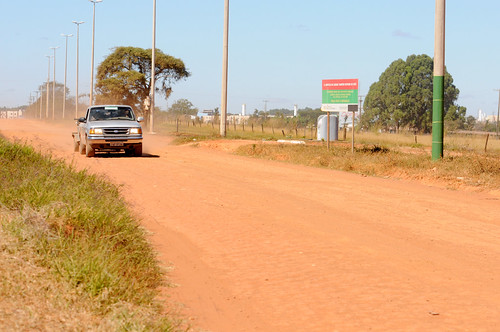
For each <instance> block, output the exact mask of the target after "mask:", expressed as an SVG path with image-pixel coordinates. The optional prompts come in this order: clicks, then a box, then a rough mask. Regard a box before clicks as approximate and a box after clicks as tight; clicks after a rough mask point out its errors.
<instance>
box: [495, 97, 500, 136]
mask: <svg viewBox="0 0 500 332" xmlns="http://www.w3.org/2000/svg"><path fill="white" fill-rule="evenodd" d="M495 91H498V109H497V139H499V137H498V121H499V119H498V118H499V117H500V89H495Z"/></svg>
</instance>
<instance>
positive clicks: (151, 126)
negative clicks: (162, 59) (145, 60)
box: [149, 0, 156, 134]
mask: <svg viewBox="0 0 500 332" xmlns="http://www.w3.org/2000/svg"><path fill="white" fill-rule="evenodd" d="M155 60H156V0H153V47H152V48H151V91H150V92H149V105H150V106H149V112H150V117H149V132H150V133H151V134H153V133H154V122H153V121H154V117H153V116H154V115H153V113H154V110H155V66H156V64H155Z"/></svg>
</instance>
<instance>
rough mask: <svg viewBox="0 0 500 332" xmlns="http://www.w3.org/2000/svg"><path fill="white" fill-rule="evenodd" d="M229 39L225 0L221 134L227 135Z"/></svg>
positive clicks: (226, 1) (225, 2)
mask: <svg viewBox="0 0 500 332" xmlns="http://www.w3.org/2000/svg"><path fill="white" fill-rule="evenodd" d="M228 40H229V0H224V35H223V42H222V96H221V114H220V115H221V116H220V135H221V136H222V137H226V121H227V62H228V60H227V59H228Z"/></svg>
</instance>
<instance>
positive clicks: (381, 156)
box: [159, 122, 500, 190]
mask: <svg viewBox="0 0 500 332" xmlns="http://www.w3.org/2000/svg"><path fill="white" fill-rule="evenodd" d="M227 128H228V130H227V137H226V138H225V139H226V140H235V139H242V140H249V142H248V144H244V143H242V144H239V145H240V146H239V147H238V149H237V150H236V151H235V152H236V153H237V154H240V155H247V156H252V157H256V158H263V159H269V160H278V161H285V162H291V163H296V164H302V165H307V166H314V167H324V168H329V169H335V170H341V171H348V172H354V173H358V174H363V175H369V176H381V177H394V178H405V179H415V180H420V181H428V182H433V183H441V184H444V185H445V186H447V187H449V188H459V187H463V186H467V187H472V188H478V189H491V190H500V140H499V139H497V138H496V137H495V136H490V137H488V138H487V136H486V135H458V134H448V135H446V136H445V140H444V141H445V149H444V150H445V151H444V158H443V159H442V160H440V161H437V162H433V161H431V157H430V154H431V152H430V150H431V145H432V137H431V136H430V135H414V134H409V133H405V134H403V133H400V134H396V133H377V132H362V133H359V132H356V133H355V151H354V153H352V152H351V133H348V134H347V135H346V138H345V139H342V138H341V140H339V141H336V142H332V144H331V148H330V151H328V150H327V147H326V142H324V141H316V140H312V139H309V138H305V136H304V135H300V132H298V135H296V132H295V131H294V130H289V129H287V128H274V134H273V132H272V130H271V128H269V127H264V129H263V130H262V129H261V128H260V127H259V130H258V131H255V130H254V132H252V131H251V130H250V131H249V130H247V129H246V130H245V131H243V129H242V126H236V130H235V127H233V126H228V127H227ZM159 131H160V132H163V133H166V134H173V135H174V136H175V137H176V138H175V140H174V144H187V143H197V142H201V141H204V140H220V139H222V138H221V136H220V135H219V132H218V126H217V125H215V126H214V127H212V126H211V124H196V125H194V126H193V123H190V125H189V127H188V126H187V124H186V122H184V123H181V124H180V126H179V127H176V123H164V124H163V125H162V128H161V129H160V130H159ZM283 132H285V135H283ZM339 136H341V135H340V134H339ZM280 139H285V140H302V141H304V142H305V143H306V144H301V145H293V144H276V141H277V140H280ZM486 142H488V143H487V144H486ZM485 147H486V151H485Z"/></svg>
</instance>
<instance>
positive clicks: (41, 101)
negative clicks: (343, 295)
mask: <svg viewBox="0 0 500 332" xmlns="http://www.w3.org/2000/svg"><path fill="white" fill-rule="evenodd" d="M38 90H39V91H38V92H39V94H40V120H41V119H42V105H43V92H42V85H40V86H39V87H38Z"/></svg>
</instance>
